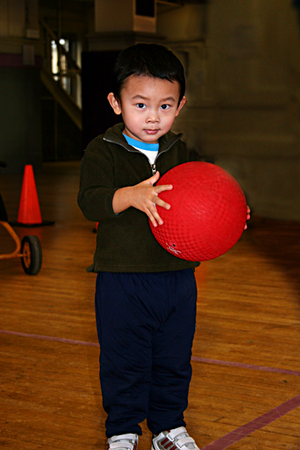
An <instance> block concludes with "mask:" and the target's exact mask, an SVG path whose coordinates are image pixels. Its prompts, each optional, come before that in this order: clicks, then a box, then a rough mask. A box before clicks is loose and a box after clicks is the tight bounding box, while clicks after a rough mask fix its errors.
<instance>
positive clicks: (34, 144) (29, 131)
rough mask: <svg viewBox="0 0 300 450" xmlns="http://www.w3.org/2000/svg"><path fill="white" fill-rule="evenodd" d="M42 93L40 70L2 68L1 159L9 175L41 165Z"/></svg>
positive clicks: (0, 74)
mask: <svg viewBox="0 0 300 450" xmlns="http://www.w3.org/2000/svg"><path fill="white" fill-rule="evenodd" d="M40 92H41V81H40V71H39V69H37V68H34V67H32V68H27V67H26V68H25V67H0V160H1V161H6V162H7V169H6V172H7V173H9V172H10V173H19V172H23V170H24V165H25V164H31V165H33V166H34V168H35V169H39V168H40V167H41V165H42V143H41V141H42V137H41V95H40Z"/></svg>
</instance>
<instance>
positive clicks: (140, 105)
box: [136, 103, 146, 109]
mask: <svg viewBox="0 0 300 450" xmlns="http://www.w3.org/2000/svg"><path fill="white" fill-rule="evenodd" d="M136 106H137V107H138V108H139V109H143V108H145V106H146V105H145V103H137V104H136Z"/></svg>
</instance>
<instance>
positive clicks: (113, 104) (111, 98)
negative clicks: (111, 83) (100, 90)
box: [107, 92, 122, 115]
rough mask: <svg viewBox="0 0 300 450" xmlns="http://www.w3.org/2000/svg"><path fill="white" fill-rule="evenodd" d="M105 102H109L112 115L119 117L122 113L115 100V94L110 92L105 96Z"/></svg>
mask: <svg viewBox="0 0 300 450" xmlns="http://www.w3.org/2000/svg"><path fill="white" fill-rule="evenodd" d="M107 100H108V101H109V104H110V106H111V107H112V109H113V110H114V113H115V114H117V115H119V114H121V113H122V110H121V106H120V103H119V101H118V100H117V99H116V97H115V94H114V93H113V92H110V93H109V94H108V96H107Z"/></svg>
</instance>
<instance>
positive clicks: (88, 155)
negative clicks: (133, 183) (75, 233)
mask: <svg viewBox="0 0 300 450" xmlns="http://www.w3.org/2000/svg"><path fill="white" fill-rule="evenodd" d="M113 173H114V171H113V156H112V155H111V154H110V152H108V151H107V152H104V151H103V152H102V151H101V150H100V148H99V146H98V145H96V141H94V142H92V143H91V144H89V146H88V147H87V149H86V151H85V154H84V156H83V158H82V161H81V168H80V187H79V193H78V198H77V201H78V205H79V207H80V209H81V211H82V212H83V214H84V216H85V217H86V218H87V219H88V220H92V221H94V222H100V221H102V220H107V219H116V218H117V217H118V216H117V215H116V214H115V213H114V211H113V209H112V200H113V196H114V194H115V192H116V190H117V189H118V186H114V179H113V178H114V177H113Z"/></svg>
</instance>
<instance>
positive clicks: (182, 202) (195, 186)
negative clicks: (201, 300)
mask: <svg viewBox="0 0 300 450" xmlns="http://www.w3.org/2000/svg"><path fill="white" fill-rule="evenodd" d="M163 184H172V185H173V189H172V190H170V191H164V192H162V193H160V194H159V197H160V198H161V199H163V200H164V201H165V202H167V203H169V204H170V205H171V208H170V209H169V210H166V209H165V208H162V207H160V206H157V208H158V212H159V215H160V217H161V218H162V220H163V221H164V223H163V225H158V226H157V227H153V225H152V224H151V222H150V221H149V223H150V228H151V230H152V233H153V235H154V237H155V238H156V240H157V241H158V242H159V244H160V245H162V247H163V248H164V249H165V250H167V251H168V252H169V253H171V254H173V255H175V256H177V257H178V258H181V259H185V260H187V261H207V260H210V259H214V258H217V257H218V256H220V255H223V254H224V253H226V252H227V251H228V250H230V249H231V248H232V247H233V246H234V245H235V244H236V242H237V241H238V240H239V238H240V237H241V235H242V233H243V230H244V226H245V223H246V220H247V202H246V198H245V195H244V193H243V191H242V189H241V187H240V185H239V184H238V182H237V181H236V180H235V179H234V178H233V177H232V176H231V175H230V174H229V173H227V172H226V171H225V170H224V169H222V168H221V167H219V166H216V165H214V164H211V163H206V162H198V161H197V162H188V163H185V164H180V165H179V166H176V167H174V168H173V169H171V170H169V171H168V172H166V173H165V174H164V175H163V176H162V177H161V178H160V179H159V180H158V182H157V185H163Z"/></svg>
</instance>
